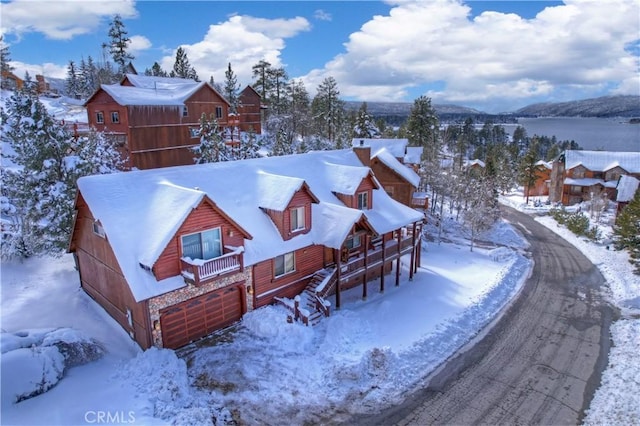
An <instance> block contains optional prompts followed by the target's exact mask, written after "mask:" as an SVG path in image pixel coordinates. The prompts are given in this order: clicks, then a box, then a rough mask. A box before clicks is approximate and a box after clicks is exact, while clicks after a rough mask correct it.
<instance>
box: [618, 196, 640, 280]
mask: <svg viewBox="0 0 640 426" xmlns="http://www.w3.org/2000/svg"><path fill="white" fill-rule="evenodd" d="M613 233H614V239H615V247H616V248H617V249H618V250H622V249H625V250H627V251H628V252H629V262H630V263H631V264H632V265H634V266H635V271H634V273H636V274H639V275H640V189H639V190H637V191H636V194H635V196H634V197H633V199H632V200H631V201H630V202H629V204H627V205H626V206H625V207H624V208H623V209H622V211H621V212H620V214H619V215H618V218H617V219H616V224H615V226H614V227H613Z"/></svg>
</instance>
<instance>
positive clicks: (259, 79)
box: [251, 59, 273, 105]
mask: <svg viewBox="0 0 640 426" xmlns="http://www.w3.org/2000/svg"><path fill="white" fill-rule="evenodd" d="M270 70H271V64H270V63H269V62H267V61H265V60H264V59H261V60H260V61H259V62H258V63H257V64H255V65H254V66H253V67H252V68H251V71H252V74H253V78H255V79H256V81H255V82H254V83H253V85H252V86H253V88H254V89H256V91H257V92H258V93H259V94H260V97H261V98H262V102H263V103H264V104H265V105H268V99H267V98H268V96H267V95H268V93H270V92H271V88H272V87H273V82H272V80H271V77H272V74H271V72H270Z"/></svg>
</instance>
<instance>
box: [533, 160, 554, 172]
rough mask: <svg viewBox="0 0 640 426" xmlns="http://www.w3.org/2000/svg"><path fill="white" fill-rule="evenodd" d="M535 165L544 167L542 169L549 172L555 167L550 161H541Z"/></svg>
mask: <svg viewBox="0 0 640 426" xmlns="http://www.w3.org/2000/svg"><path fill="white" fill-rule="evenodd" d="M535 165H536V166H542V167H544V168H547V169H549V170H551V169H552V168H553V166H552V164H551V162H550V161H544V160H540V161H538V162H537V163H536V164H535Z"/></svg>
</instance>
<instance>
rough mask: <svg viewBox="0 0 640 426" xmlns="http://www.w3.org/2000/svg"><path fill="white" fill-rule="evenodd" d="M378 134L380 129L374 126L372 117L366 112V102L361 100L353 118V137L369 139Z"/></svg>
mask: <svg viewBox="0 0 640 426" xmlns="http://www.w3.org/2000/svg"><path fill="white" fill-rule="evenodd" d="M379 135H380V130H379V129H378V127H377V126H376V124H375V122H374V120H373V117H371V115H369V113H368V112H367V103H366V102H363V103H362V105H360V109H359V110H358V114H357V115H356V118H355V126H354V128H353V137H354V138H366V139H371V138H374V137H377V136H379Z"/></svg>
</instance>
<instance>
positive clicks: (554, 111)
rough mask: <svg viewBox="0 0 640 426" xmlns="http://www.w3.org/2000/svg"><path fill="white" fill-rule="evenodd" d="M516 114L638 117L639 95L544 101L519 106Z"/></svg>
mask: <svg viewBox="0 0 640 426" xmlns="http://www.w3.org/2000/svg"><path fill="white" fill-rule="evenodd" d="M514 114H515V115H517V116H520V117H522V116H531V117H541V116H544V117H640V96H632V95H629V96H603V97H600V98H592V99H583V100H579V101H569V102H555V103H552V102H544V103H539V104H533V105H529V106H526V107H524V108H520V109H519V110H517V111H515V112H514Z"/></svg>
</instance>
